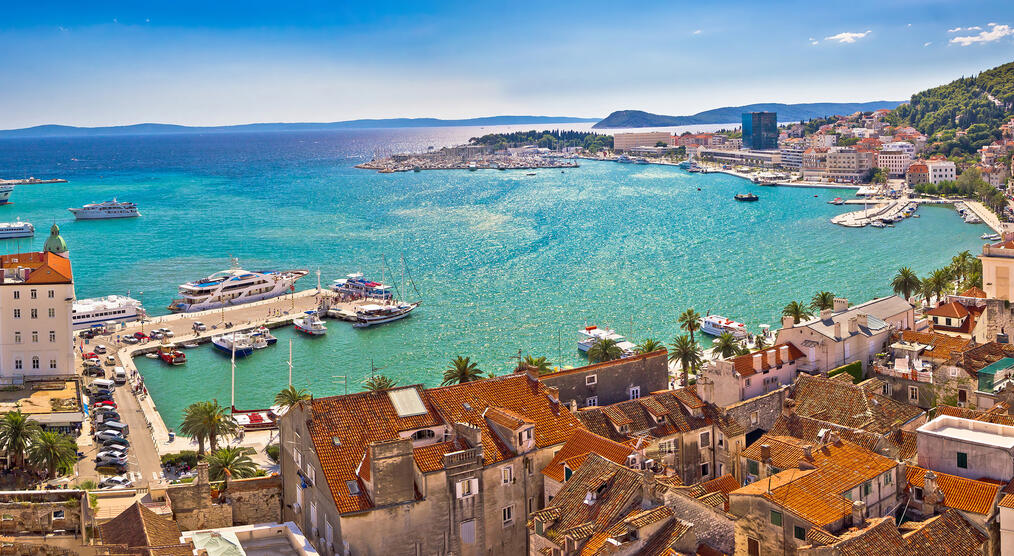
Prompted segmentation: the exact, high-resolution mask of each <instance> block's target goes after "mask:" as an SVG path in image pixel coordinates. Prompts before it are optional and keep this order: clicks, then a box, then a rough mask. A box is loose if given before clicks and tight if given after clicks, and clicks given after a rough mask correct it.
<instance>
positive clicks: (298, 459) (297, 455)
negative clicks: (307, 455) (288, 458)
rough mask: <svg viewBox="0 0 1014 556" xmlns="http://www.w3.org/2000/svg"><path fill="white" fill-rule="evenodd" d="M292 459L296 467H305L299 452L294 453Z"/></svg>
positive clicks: (294, 451)
mask: <svg viewBox="0 0 1014 556" xmlns="http://www.w3.org/2000/svg"><path fill="white" fill-rule="evenodd" d="M292 459H293V461H295V462H296V467H297V468H300V467H303V456H302V455H300V453H299V450H293V451H292Z"/></svg>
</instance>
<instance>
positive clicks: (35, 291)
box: [29, 290, 39, 299]
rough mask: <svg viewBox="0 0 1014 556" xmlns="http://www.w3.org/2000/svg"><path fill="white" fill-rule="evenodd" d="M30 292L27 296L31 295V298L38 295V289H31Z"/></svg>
mask: <svg viewBox="0 0 1014 556" xmlns="http://www.w3.org/2000/svg"><path fill="white" fill-rule="evenodd" d="M30 293H31V295H30V296H29V297H31V298H32V299H36V298H37V297H39V290H32V291H31V292H30Z"/></svg>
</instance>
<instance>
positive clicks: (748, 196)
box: [733, 193, 760, 202]
mask: <svg viewBox="0 0 1014 556" xmlns="http://www.w3.org/2000/svg"><path fill="white" fill-rule="evenodd" d="M733 199H736V200H737V201H751V202H752V201H756V200H758V199H760V197H758V196H757V195H754V194H753V193H737V194H736V196H735V197H733Z"/></svg>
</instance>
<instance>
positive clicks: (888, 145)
mask: <svg viewBox="0 0 1014 556" xmlns="http://www.w3.org/2000/svg"><path fill="white" fill-rule="evenodd" d="M882 143H883V145H881V148H882V149H884V150H885V151H905V152H907V153H908V156H909V157H910V158H915V145H913V144H912V143H909V142H908V141H890V142H888V141H882Z"/></svg>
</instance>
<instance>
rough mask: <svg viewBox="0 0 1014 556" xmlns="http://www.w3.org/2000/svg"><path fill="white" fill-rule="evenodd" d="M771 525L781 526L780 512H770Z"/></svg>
mask: <svg viewBox="0 0 1014 556" xmlns="http://www.w3.org/2000/svg"><path fill="white" fill-rule="evenodd" d="M771 525H776V526H778V527H781V526H782V512H779V511H775V510H771Z"/></svg>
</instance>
